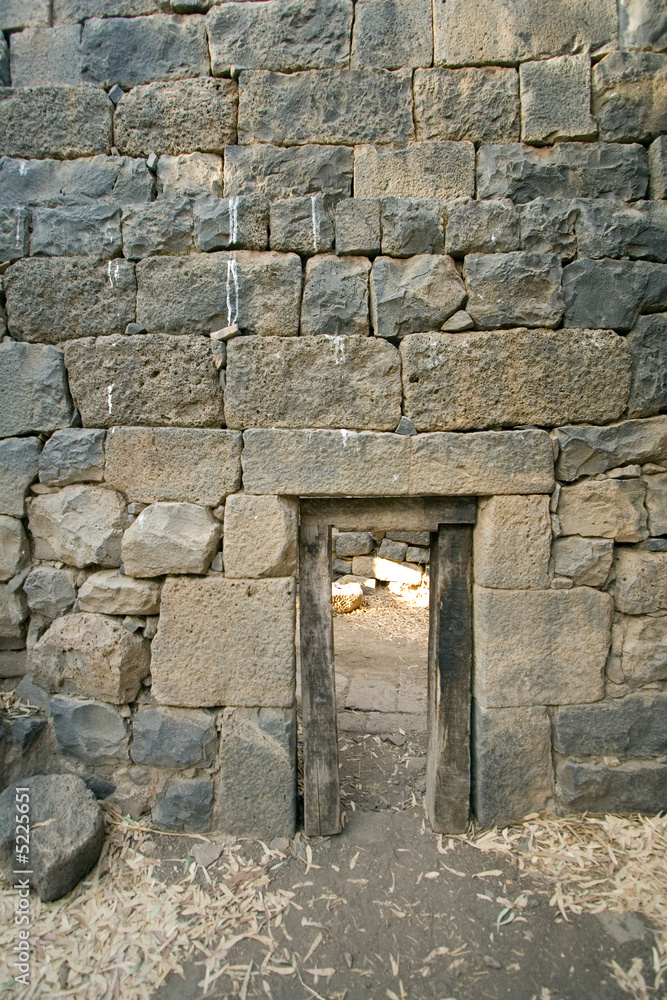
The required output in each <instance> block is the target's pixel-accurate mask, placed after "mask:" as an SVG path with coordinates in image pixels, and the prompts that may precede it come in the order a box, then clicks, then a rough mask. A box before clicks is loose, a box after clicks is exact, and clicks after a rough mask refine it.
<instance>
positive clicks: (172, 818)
mask: <svg viewBox="0 0 667 1000" xmlns="http://www.w3.org/2000/svg"><path fill="white" fill-rule="evenodd" d="M212 807H213V781H212V780H211V779H210V778H171V780H170V781H168V782H167V784H166V786H165V789H164V791H163V792H162V793H161V794H160V795H158V797H157V800H156V802H155V805H154V807H153V810H152V812H151V819H152V820H153V822H154V823H156V824H157V826H162V827H165V829H167V830H181V831H182V830H185V831H186V832H189V831H194V832H197V831H201V830H207V829H208V827H209V823H210V821H211V809H212Z"/></svg>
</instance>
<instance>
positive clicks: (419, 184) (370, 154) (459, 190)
mask: <svg viewBox="0 0 667 1000" xmlns="http://www.w3.org/2000/svg"><path fill="white" fill-rule="evenodd" d="M474 193H475V147H474V145H473V143H472V142H467V141H465V142H444V141H442V142H441V141H433V142H411V143H408V145H407V146H405V147H404V148H402V149H393V148H392V147H391V146H368V145H363V146H357V147H356V148H355V150H354V196H355V198H385V197H387V196H389V195H393V197H395V198H444V199H445V200H446V201H450V200H451V199H452V198H462V197H463V196H464V195H471V196H472V195H474Z"/></svg>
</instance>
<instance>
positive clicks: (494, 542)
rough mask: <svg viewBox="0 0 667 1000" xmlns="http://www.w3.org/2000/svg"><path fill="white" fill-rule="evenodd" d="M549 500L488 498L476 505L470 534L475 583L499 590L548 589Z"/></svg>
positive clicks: (549, 552) (543, 497)
mask: <svg viewBox="0 0 667 1000" xmlns="http://www.w3.org/2000/svg"><path fill="white" fill-rule="evenodd" d="M550 555H551V515H550V513H549V497H548V496H546V495H541V496H532V497H531V496H524V497H491V498H490V499H489V500H483V501H482V502H481V503H480V505H479V513H478V515H477V526H476V528H475V532H474V555H473V564H474V575H475V583H479V584H480V585H481V586H483V587H495V588H501V589H503V590H523V589H526V590H540V589H544V588H545V587H548V586H549V583H550V581H549V556H550Z"/></svg>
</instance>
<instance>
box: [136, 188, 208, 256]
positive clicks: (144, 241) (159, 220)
mask: <svg viewBox="0 0 667 1000" xmlns="http://www.w3.org/2000/svg"><path fill="white" fill-rule="evenodd" d="M193 228H194V227H193V218H192V206H191V202H190V199H189V198H158V199H157V201H153V202H151V203H150V204H149V205H133V206H132V207H131V208H126V209H124V210H123V254H124V256H125V257H127V259H128V260H141V259H142V258H143V257H149V256H150V257H152V256H161V255H164V254H166V255H171V254H173V255H176V256H177V255H179V254H186V253H191V252H192V249H193V246H192V235H193Z"/></svg>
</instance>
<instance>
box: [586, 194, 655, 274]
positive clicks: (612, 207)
mask: <svg viewBox="0 0 667 1000" xmlns="http://www.w3.org/2000/svg"><path fill="white" fill-rule="evenodd" d="M573 207H576V210H577V213H578V218H577V223H576V231H577V248H578V253H579V254H580V256H581V257H630V258H644V259H645V260H652V261H657V262H659V263H663V264H664V263H665V262H666V261H667V204H666V203H665V202H662V201H639V202H635V203H634V204H633V205H628V204H626V203H625V202H622V201H619V200H617V199H616V198H613V199H612V198H605V199H602V200H589V199H584V198H582V199H580V200H579V201H576V202H574V204H573Z"/></svg>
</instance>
